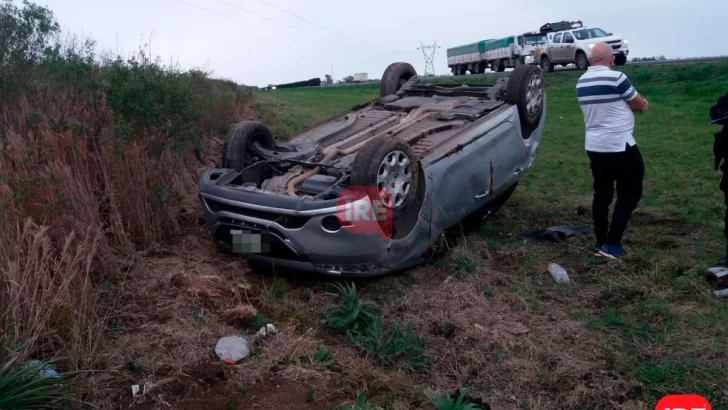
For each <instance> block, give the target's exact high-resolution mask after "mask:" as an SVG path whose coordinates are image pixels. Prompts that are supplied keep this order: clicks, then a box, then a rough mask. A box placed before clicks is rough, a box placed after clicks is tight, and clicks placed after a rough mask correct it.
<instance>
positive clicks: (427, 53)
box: [417, 41, 440, 77]
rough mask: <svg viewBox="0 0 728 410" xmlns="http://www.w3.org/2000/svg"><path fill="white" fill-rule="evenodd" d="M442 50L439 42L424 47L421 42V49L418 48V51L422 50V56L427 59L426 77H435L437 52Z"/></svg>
mask: <svg viewBox="0 0 728 410" xmlns="http://www.w3.org/2000/svg"><path fill="white" fill-rule="evenodd" d="M438 48H440V46H438V45H437V41H435V44H432V45H424V44H422V42H421V41H420V47H418V48H417V49H418V50H422V55H423V56H424V57H425V74H424V75H425V77H427V76H433V77H434V76H435V64H434V60H435V50H437V49H438Z"/></svg>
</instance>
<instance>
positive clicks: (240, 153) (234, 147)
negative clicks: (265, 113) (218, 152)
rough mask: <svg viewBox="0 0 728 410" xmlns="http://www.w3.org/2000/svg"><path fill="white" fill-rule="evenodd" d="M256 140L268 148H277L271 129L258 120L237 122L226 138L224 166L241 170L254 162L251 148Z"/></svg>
mask: <svg viewBox="0 0 728 410" xmlns="http://www.w3.org/2000/svg"><path fill="white" fill-rule="evenodd" d="M254 142H257V143H259V144H260V145H262V146H263V147H265V148H267V149H275V147H276V142H275V140H274V139H273V134H271V132H270V129H268V127H267V126H266V125H265V124H263V123H260V122H257V121H242V122H239V123H237V124H235V125H234V126H233V127H232V129H231V130H230V132H229V133H228V135H227V138H226V139H225V145H224V147H223V157H222V166H223V168H231V169H236V170H241V169H243V168H245V167H247V166H250V165H252V164H253V155H251V152H250V150H249V148H250V145H251V144H252V143H254Z"/></svg>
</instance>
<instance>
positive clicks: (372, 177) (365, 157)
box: [350, 135, 421, 216]
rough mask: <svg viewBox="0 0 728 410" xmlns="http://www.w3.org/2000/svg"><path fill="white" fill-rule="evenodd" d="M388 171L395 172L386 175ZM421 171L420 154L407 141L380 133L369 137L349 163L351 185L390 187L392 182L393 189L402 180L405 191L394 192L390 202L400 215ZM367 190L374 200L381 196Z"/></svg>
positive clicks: (371, 187)
mask: <svg viewBox="0 0 728 410" xmlns="http://www.w3.org/2000/svg"><path fill="white" fill-rule="evenodd" d="M405 159H406V161H404V160H405ZM402 162H406V164H404V165H403V164H402ZM402 167H404V168H402ZM382 171H387V174H385V175H386V176H383V175H382ZM391 171H394V172H395V173H394V174H393V175H388V174H389V172H391ZM420 171H421V167H420V164H419V158H418V156H417V154H416V153H415V151H414V150H413V149H412V147H411V146H410V145H409V144H408V143H407V142H405V141H403V140H401V139H398V138H392V137H390V136H385V135H383V136H379V137H375V138H372V139H371V140H369V141H368V142H367V143H366V144H365V145H364V146H363V147H362V148H361V149H360V150H359V152H357V154H356V157H355V158H354V161H353V162H352V164H351V181H350V186H352V187H362V188H368V189H376V190H377V191H379V190H381V189H382V188H386V190H387V191H390V190H392V188H393V187H392V184H395V189H396V188H397V187H396V185H400V184H401V185H402V186H401V187H400V188H401V190H403V191H404V192H396V193H394V197H393V198H391V200H392V203H391V204H390V205H391V209H392V214H393V215H394V216H399V215H402V214H403V213H404V212H405V211H406V210H407V209H408V207H409V205H410V204H411V203H412V202H413V201H414V199H415V197H416V196H417V191H418V190H417V188H418V184H419V181H420V178H419V174H420ZM369 194H370V199H371V200H373V201H374V200H381V199H382V198H381V197H375V195H376V193H375V192H370V193H369Z"/></svg>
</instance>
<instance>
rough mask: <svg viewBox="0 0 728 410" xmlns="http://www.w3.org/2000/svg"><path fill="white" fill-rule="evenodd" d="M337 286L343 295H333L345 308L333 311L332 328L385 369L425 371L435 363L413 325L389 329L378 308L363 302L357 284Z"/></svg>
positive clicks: (339, 307)
mask: <svg viewBox="0 0 728 410" xmlns="http://www.w3.org/2000/svg"><path fill="white" fill-rule="evenodd" d="M335 286H336V288H337V289H338V290H339V292H338V293H330V294H329V295H331V296H334V297H335V299H338V300H339V301H340V302H341V304H339V305H335V306H333V307H332V308H330V309H329V327H331V328H332V329H334V330H335V331H337V332H340V333H345V334H346V335H347V337H348V339H349V342H350V343H351V344H352V345H354V346H356V347H358V348H360V349H361V350H363V351H365V352H367V353H369V354H371V355H372V356H374V358H375V360H376V361H377V363H379V364H380V365H382V366H384V367H389V368H399V369H401V370H403V371H407V372H419V371H422V370H424V369H425V368H426V367H427V365H428V364H429V363H430V362H431V361H432V357H431V356H429V355H426V354H425V353H424V352H423V351H424V349H425V340H424V339H423V338H422V337H421V336H420V335H419V334H417V332H416V331H415V330H414V329H413V325H412V322H411V321H408V322H407V323H406V324H405V325H404V326H403V325H402V324H400V323H397V322H395V323H392V324H391V325H389V326H388V328H387V329H385V327H384V325H383V324H382V318H381V316H380V314H379V312H378V310H377V309H376V308H375V305H373V304H372V303H371V302H366V301H362V300H361V299H359V296H358V294H357V291H356V286H355V285H354V284H353V283H351V284H349V285H335Z"/></svg>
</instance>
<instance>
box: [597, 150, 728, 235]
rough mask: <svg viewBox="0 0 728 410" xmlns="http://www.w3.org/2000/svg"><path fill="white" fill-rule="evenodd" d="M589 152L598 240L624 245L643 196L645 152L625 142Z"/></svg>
mask: <svg viewBox="0 0 728 410" xmlns="http://www.w3.org/2000/svg"><path fill="white" fill-rule="evenodd" d="M587 155H589V159H590V161H591V170H592V176H593V177H594V200H593V203H592V216H593V218H594V233H595V234H596V237H597V243H598V244H604V243H606V242H609V243H610V244H615V245H621V243H622V236H623V235H624V231H625V229H627V222H628V221H629V219H630V217H631V216H632V212H633V211H634V210H635V209H636V208H637V204H638V203H639V201H640V199H641V198H642V179H643V178H644V175H645V165H644V162H643V161H642V154H641V153H640V151H639V149H638V148H637V145H633V146H631V147H630V146H629V145H626V149H625V151H623V152H592V151H587ZM615 183H616V188H617V189H616V190H617V203H616V204H615V205H614V214H613V215H612V225H611V227H610V226H609V206H610V205H611V203H612V199H613V198H614V190H615V189H614V188H615ZM726 217H727V218H728V214H727V215H726Z"/></svg>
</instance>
